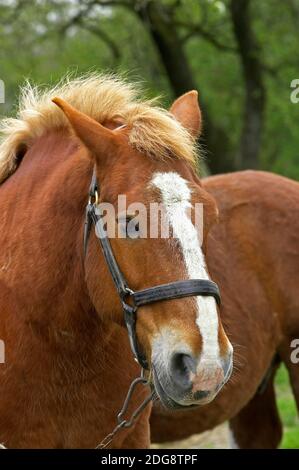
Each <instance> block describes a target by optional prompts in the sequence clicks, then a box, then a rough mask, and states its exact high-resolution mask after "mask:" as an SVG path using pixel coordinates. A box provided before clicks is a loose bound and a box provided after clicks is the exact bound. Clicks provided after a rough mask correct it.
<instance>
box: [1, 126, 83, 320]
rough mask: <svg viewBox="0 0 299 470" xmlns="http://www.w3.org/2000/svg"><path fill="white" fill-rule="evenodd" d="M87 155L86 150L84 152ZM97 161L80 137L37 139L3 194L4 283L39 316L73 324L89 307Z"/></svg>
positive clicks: (25, 309) (22, 305) (20, 304)
mask: <svg viewBox="0 0 299 470" xmlns="http://www.w3.org/2000/svg"><path fill="white" fill-rule="evenodd" d="M81 154H82V155H81ZM90 172H91V164H90V163H89V161H88V159H87V158H86V156H84V151H83V150H80V149H78V145H77V143H76V141H75V140H74V138H71V137H68V136H65V135H64V134H63V133H50V134H48V135H45V136H43V137H41V138H40V139H38V140H37V141H36V142H35V144H34V145H33V146H32V148H31V149H30V150H29V151H28V152H27V154H26V155H25V157H24V160H23V161H22V162H21V164H20V167H19V168H18V169H17V171H16V172H15V174H13V175H12V176H11V177H10V178H9V180H7V181H6V182H5V183H4V184H3V186H2V187H1V191H0V212H1V216H0V217H1V219H0V221H1V222H0V226H1V234H2V235H1V238H2V243H1V246H2V256H1V258H2V259H1V265H2V266H6V265H7V263H11V265H10V267H9V268H8V269H7V270H6V271H5V270H4V271H2V274H1V273H0V280H3V282H4V283H5V284H6V285H7V286H8V288H10V289H11V290H12V291H13V292H14V293H16V295H17V298H18V307H19V308H20V309H22V311H23V313H24V314H25V315H26V314H27V315H29V317H30V319H31V320H32V321H38V322H47V323H49V322H51V321H55V322H56V321H58V322H59V323H60V324H61V325H64V324H67V322H68V321H72V319H73V317H74V315H75V313H76V312H77V311H78V306H80V308H81V309H84V308H85V307H86V308H89V302H88V295H87V292H86V287H85V282H84V265H83V257H82V256H83V255H82V251H83V248H82V245H83V242H82V236H83V224H84V206H85V204H86V199H87V194H88V182H89V178H90Z"/></svg>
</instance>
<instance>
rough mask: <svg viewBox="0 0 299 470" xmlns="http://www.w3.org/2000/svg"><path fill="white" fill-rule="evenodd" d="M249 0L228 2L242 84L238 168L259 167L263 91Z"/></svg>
mask: <svg viewBox="0 0 299 470" xmlns="http://www.w3.org/2000/svg"><path fill="white" fill-rule="evenodd" d="M249 8H250V0H231V3H230V12H231V18H232V24H233V30H234V34H235V38H236V41H237V44H238V48H239V53H240V60H241V65H242V70H243V76H244V82H245V104H244V116H243V128H242V131H241V137H240V144H239V149H238V152H237V156H236V166H237V167H238V168H242V169H245V168H258V167H259V153H260V147H261V139H262V131H263V122H264V110H265V101H266V91H265V87H264V83H263V73H262V67H261V63H260V60H259V47H258V44H257V41H256V38H255V36H254V32H253V30H252V26H251V18H250V11H249Z"/></svg>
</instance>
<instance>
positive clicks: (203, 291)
mask: <svg viewBox="0 0 299 470" xmlns="http://www.w3.org/2000/svg"><path fill="white" fill-rule="evenodd" d="M99 190H100V188H99V185H98V182H97V177H96V172H95V169H94V171H93V176H92V180H91V184H90V188H89V201H88V204H87V206H86V219H85V227H84V254H86V251H87V243H88V238H89V234H90V230H91V226H92V224H94V225H95V228H96V233H97V235H98V238H99V241H100V245H101V247H102V251H103V254H104V258H105V260H106V263H107V266H108V268H109V271H110V273H111V276H112V279H113V282H114V284H115V287H116V289H117V292H118V295H119V298H120V301H121V303H122V307H123V311H124V320H125V324H126V327H127V330H128V335H129V340H130V345H131V349H132V352H133V354H134V357H135V359H136V360H137V361H138V362H139V364H140V365H141V367H142V368H143V369H148V368H149V365H148V362H147V360H146V358H145V357H144V355H143V354H142V353H141V352H140V349H139V346H138V341H137V336H136V317H137V310H138V307H141V306H142V305H148V304H152V303H154V302H160V301H163V300H170V299H180V298H183V297H191V296H197V295H201V296H212V297H214V299H215V300H216V302H217V304H218V305H220V293H219V289H218V286H217V284H216V283H215V282H213V281H210V280H207V279H188V280H183V281H175V282H170V283H168V284H160V285H158V286H154V287H150V288H147V289H142V290H139V291H134V290H132V289H131V288H130V287H129V286H128V283H127V281H126V279H125V277H124V275H123V273H122V272H121V270H120V268H119V266H118V264H117V261H116V259H115V256H114V254H113V250H112V247H111V244H110V241H109V237H108V235H107V232H106V230H105V228H104V223H103V219H102V217H101V216H99V215H98V214H97V213H96V208H97V204H98V195H99V192H100V191H99Z"/></svg>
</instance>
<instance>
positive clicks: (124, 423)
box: [96, 370, 154, 449]
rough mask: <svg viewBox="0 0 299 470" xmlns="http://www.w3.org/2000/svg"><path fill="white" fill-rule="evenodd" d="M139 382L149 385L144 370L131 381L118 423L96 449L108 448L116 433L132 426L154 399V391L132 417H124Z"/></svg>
mask: <svg viewBox="0 0 299 470" xmlns="http://www.w3.org/2000/svg"><path fill="white" fill-rule="evenodd" d="M138 384H142V385H148V380H147V379H145V377H144V376H143V370H142V372H141V376H140V377H137V379H135V380H133V382H132V383H131V385H130V387H129V390H128V393H127V396H126V398H125V401H124V404H123V406H122V409H121V410H120V412H119V413H118V415H117V423H118V424H117V425H116V426H115V428H114V429H113V431H112V432H110V433H109V434H107V436H105V437H104V439H103V440H102V441H101V442H100V444H98V445H97V446H96V449H106V448H107V447H108V446H109V445H110V444H111V442H112V441H113V439H114V438H115V435H116V434H118V433H119V431H120V430H121V429H125V428H130V427H131V426H132V425H133V424H134V423H135V421H136V419H137V418H138V416H139V415H140V414H141V413H142V411H143V410H144V409H145V408H146V407H147V405H148V404H149V402H150V401H151V400H152V398H153V395H154V392H152V393H151V394H150V395H149V396H148V397H146V399H145V400H144V401H143V402H142V403H141V405H139V406H138V408H137V409H136V410H135V411H134V412H133V413H132V414H131V417H130V418H129V419H125V418H124V415H125V413H126V412H127V410H128V407H129V404H130V400H131V398H132V395H133V393H134V391H135V389H136V387H137V386H138Z"/></svg>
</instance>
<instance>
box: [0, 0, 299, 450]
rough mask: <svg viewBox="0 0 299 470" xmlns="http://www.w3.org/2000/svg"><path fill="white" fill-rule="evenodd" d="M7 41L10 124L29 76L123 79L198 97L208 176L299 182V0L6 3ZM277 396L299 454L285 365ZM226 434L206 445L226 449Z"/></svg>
mask: <svg viewBox="0 0 299 470" xmlns="http://www.w3.org/2000/svg"><path fill="white" fill-rule="evenodd" d="M0 45H1V47H0V79H1V80H3V82H4V84H5V103H4V104H1V105H0V117H1V116H3V115H11V114H13V113H14V107H15V105H16V103H17V96H18V90H19V87H20V85H21V84H22V83H24V80H25V79H26V78H29V79H30V80H32V81H34V82H36V83H40V84H50V83H55V82H57V81H58V80H59V79H60V78H61V77H62V76H63V75H65V74H66V72H70V71H71V72H74V73H75V74H77V73H82V72H87V71H90V70H96V71H102V72H105V71H115V72H121V73H125V74H126V75H127V76H128V78H130V79H131V80H138V81H142V82H143V83H144V86H145V88H146V89H147V90H148V94H149V95H150V96H156V95H162V103H163V104H164V105H165V106H168V105H169V104H170V102H171V101H172V100H173V99H174V98H175V97H176V96H179V95H180V94H182V93H184V92H186V91H189V90H191V89H197V90H198V91H199V100H200V105H201V108H202V112H203V121H204V132H203V136H202V138H201V140H202V142H201V143H202V147H203V149H204V153H205V171H206V172H210V173H220V172H229V171H236V170H239V169H246V168H258V169H263V170H267V171H273V172H277V173H280V174H283V175H286V176H288V177H291V178H294V179H297V180H299V132H298V125H299V91H298V94H297V100H295V101H298V103H295V102H292V101H291V93H292V92H293V93H294V92H295V90H294V86H295V85H294V82H293V81H294V80H296V79H299V0H283V1H281V0H222V1H220V0H219V1H218V0H160V1H158V0H36V1H29V0H28V1H26V0H0ZM292 82H293V85H291V84H292ZM292 86H293V88H292ZM297 87H298V89H299V80H298V84H297ZM295 95H296V93H295ZM293 101H294V100H293ZM277 393H278V403H279V407H280V411H281V414H282V417H283V421H284V426H285V427H284V430H285V433H284V439H283V442H282V447H299V432H298V429H299V422H298V418H297V417H296V409H295V405H294V401H293V398H292V395H291V393H290V389H289V386H288V378H287V374H286V371H285V370H283V369H281V370H280V372H279V374H278V377H277ZM221 432H222V431H221ZM219 439H220V438H219V435H218V437H217V436H216V438H214V434H213V435H210V436H208V437H207V439H206V440H205V441H204V442H205V443H204V446H206V447H213V446H216V447H217V446H218V447H219V446H224V445H226V444H225V443H224V441H223V440H221V439H220V440H219ZM196 442H197V441H196ZM193 444H194V443H193V441H192V443H190V445H193ZM177 445H178V444H177ZM184 445H185V446H186V445H188V444H184ZM196 445H200V444H198V443H197V444H196V443H195V446H196Z"/></svg>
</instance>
